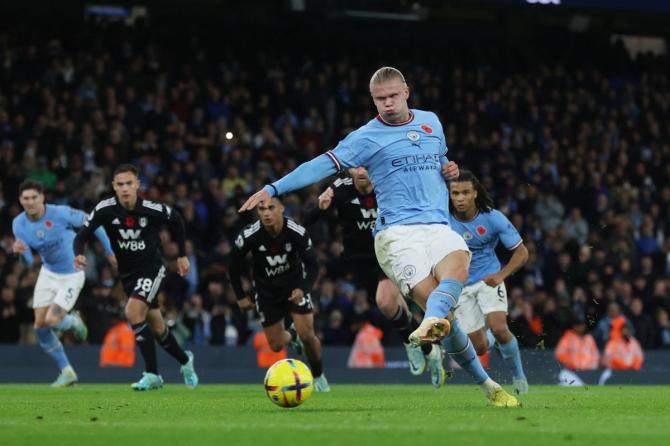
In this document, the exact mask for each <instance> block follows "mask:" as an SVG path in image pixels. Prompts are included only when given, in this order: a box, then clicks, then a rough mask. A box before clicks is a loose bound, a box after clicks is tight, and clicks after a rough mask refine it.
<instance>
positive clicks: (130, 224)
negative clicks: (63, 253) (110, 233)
mask: <svg viewBox="0 0 670 446" xmlns="http://www.w3.org/2000/svg"><path fill="white" fill-rule="evenodd" d="M125 224H126V226H128V227H129V228H132V227H133V226H135V219H134V218H133V217H126V221H125Z"/></svg>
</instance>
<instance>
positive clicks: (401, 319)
mask: <svg viewBox="0 0 670 446" xmlns="http://www.w3.org/2000/svg"><path fill="white" fill-rule="evenodd" d="M412 319H413V318H412V315H411V314H409V312H408V311H407V310H405V309H404V308H403V306H402V305H398V311H396V313H395V316H393V318H392V319H391V325H393V328H395V329H396V330H397V331H398V334H400V339H402V342H404V343H405V344H407V343H408V342H409V341H408V338H409V335H410V334H412V332H413V331H414V329H413V328H412V322H411V320H412Z"/></svg>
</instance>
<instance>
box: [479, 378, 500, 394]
mask: <svg viewBox="0 0 670 446" xmlns="http://www.w3.org/2000/svg"><path fill="white" fill-rule="evenodd" d="M479 387H481V389H482V390H483V391H484V393H485V394H486V396H489V395H491V394H492V393H493V391H494V390H496V389H499V388H500V384H498V383H497V382H495V381H493V380H492V379H491V378H488V379H487V380H486V381H484V382H483V383H481V384H480V385H479Z"/></svg>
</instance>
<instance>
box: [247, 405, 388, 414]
mask: <svg viewBox="0 0 670 446" xmlns="http://www.w3.org/2000/svg"><path fill="white" fill-rule="evenodd" d="M284 411H285V412H305V411H307V412H310V413H314V412H318V413H351V412H367V413H371V412H375V413H379V412H395V411H397V408H396V407H342V408H339V407H312V406H309V407H301V408H296V407H294V408H292V409H288V408H286V409H284ZM254 412H272V413H277V409H276V408H272V407H269V408H265V409H254ZM280 412H281V411H280Z"/></svg>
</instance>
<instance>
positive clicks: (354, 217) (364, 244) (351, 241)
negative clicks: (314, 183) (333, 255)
mask: <svg viewBox="0 0 670 446" xmlns="http://www.w3.org/2000/svg"><path fill="white" fill-rule="evenodd" d="M330 187H331V188H332V189H333V192H334V195H333V202H332V204H331V207H332V206H335V209H336V210H337V221H338V223H339V224H340V225H341V226H342V238H343V240H342V242H343V244H344V257H345V258H349V259H367V258H375V243H374V238H373V237H372V229H373V228H374V224H375V220H376V219H377V199H376V197H375V193H374V192H372V193H369V194H362V193H360V192H359V191H358V190H357V189H356V187H355V186H354V183H353V180H352V179H351V178H340V179H338V180H336V181H335V182H334V183H333V184H332V186H330Z"/></svg>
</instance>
